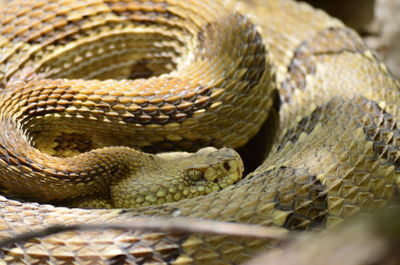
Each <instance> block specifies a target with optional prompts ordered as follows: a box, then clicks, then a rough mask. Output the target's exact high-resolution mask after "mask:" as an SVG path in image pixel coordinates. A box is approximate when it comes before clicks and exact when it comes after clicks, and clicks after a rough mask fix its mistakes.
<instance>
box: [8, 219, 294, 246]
mask: <svg viewBox="0 0 400 265" xmlns="http://www.w3.org/2000/svg"><path fill="white" fill-rule="evenodd" d="M105 229H107V230H110V229H113V230H123V231H133V230H140V231H153V232H165V233H197V234H219V235H227V236H233V237H248V238H260V239H272V240H279V241H285V240H288V237H287V234H288V231H287V230H286V229H283V228H278V227H265V226H260V225H252V224H240V223H230V222H221V221H213V220H203V219H191V218H174V219H165V218H153V217H152V218H146V217H135V218H133V219H131V220H129V224H73V225H52V226H49V227H46V228H44V229H40V230H35V231H31V232H25V233H21V234H18V235H16V236H14V237H12V238H7V239H3V240H0V247H5V246H7V245H10V244H16V243H18V242H24V241H28V240H31V239H34V238H37V237H45V236H49V235H52V234H56V233H61V232H67V231H89V230H105Z"/></svg>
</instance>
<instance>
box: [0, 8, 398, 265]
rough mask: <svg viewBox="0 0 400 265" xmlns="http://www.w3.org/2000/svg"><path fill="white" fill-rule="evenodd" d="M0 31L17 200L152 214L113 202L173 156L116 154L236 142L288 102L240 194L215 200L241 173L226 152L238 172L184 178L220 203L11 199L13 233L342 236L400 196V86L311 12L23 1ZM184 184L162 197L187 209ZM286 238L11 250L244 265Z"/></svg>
mask: <svg viewBox="0 0 400 265" xmlns="http://www.w3.org/2000/svg"><path fill="white" fill-rule="evenodd" d="M0 21H1V27H0V30H1V32H2V33H1V38H0V40H1V41H0V46H1V48H2V49H1V64H0V73H1V84H2V91H1V94H0V122H1V131H0V137H1V138H0V180H1V183H0V188H1V190H2V192H3V193H5V194H7V195H15V196H16V197H19V198H23V199H28V200H37V201H65V200H67V199H68V198H70V197H72V198H78V202H76V201H74V202H72V203H71V204H72V205H76V204H78V205H80V206H82V205H83V206H91V207H93V206H95V207H108V206H110V204H112V205H111V206H114V207H115V206H116V207H130V206H131V204H134V206H136V205H135V204H136V203H138V204H141V205H144V206H146V203H143V201H146V200H149V201H152V200H153V199H154V196H153V197H152V196H149V197H148V198H147V197H146V196H145V197H142V198H140V199H135V202H134V203H131V204H126V203H127V202H126V201H129V196H128V195H123V196H122V195H121V197H122V198H119V197H118V196H116V199H110V198H109V196H110V195H106V196H105V197H104V198H103V197H101V196H99V194H100V195H101V194H103V193H105V191H109V190H110V189H111V190H113V189H114V188H110V185H111V184H112V183H114V182H115V179H113V178H114V177H113V176H121V175H123V176H125V175H126V174H127V175H129V174H131V173H130V172H131V171H135V170H136V171H137V168H138V164H140V163H143V164H144V165H147V166H149V167H150V169H148V170H149V171H140V170H139V171H137V172H136V173H137V174H138V176H139V177H140V175H141V174H142V175H146V174H148V175H152V176H153V175H154V174H156V173H147V172H153V171H155V172H158V170H159V169H160V168H161V170H162V169H164V168H165V169H166V170H167V169H168V167H169V165H170V163H169V161H170V160H168V159H169V157H170V155H168V154H167V155H164V158H167V160H168V163H164V164H162V162H152V161H153V160H157V159H158V158H157V156H152V155H148V156H146V155H143V161H145V162H140V163H139V162H138V161H139V160H137V159H136V158H132V157H136V154H137V152H136V151H133V150H132V149H131V148H128V147H109V146H116V145H121V143H124V145H127V146H129V147H137V148H141V149H143V150H146V151H147V150H148V151H154V150H153V149H152V148H154V147H153V146H154V143H156V144H157V146H158V147H157V148H158V149H160V150H165V149H170V148H171V147H173V148H175V149H186V150H189V151H190V150H192V149H194V148H197V147H202V146H207V145H214V146H216V147H222V146H227V147H233V148H236V147H240V146H242V145H243V144H244V143H245V142H247V141H248V140H249V139H250V138H251V137H252V136H254V135H255V134H256V132H257V130H258V129H259V127H260V126H261V124H263V123H264V121H265V120H266V119H267V118H268V116H271V115H272V114H271V113H273V112H274V111H276V106H277V104H274V101H275V103H276V100H277V99H276V97H274V95H275V92H276V89H277V90H278V91H279V95H280V100H281V106H280V110H279V123H280V127H279V128H280V131H279V133H278V135H277V136H276V139H275V141H274V144H273V146H272V147H271V151H270V153H269V155H268V157H267V158H266V159H265V161H264V162H263V163H262V165H261V166H260V167H258V168H257V169H256V170H255V171H254V172H251V173H250V174H249V175H247V176H246V177H245V178H244V179H243V180H241V181H239V182H238V183H237V184H234V185H232V186H229V187H227V188H225V189H223V190H221V191H215V192H211V191H212V190H213V189H219V188H221V187H225V186H227V185H228V184H231V183H232V182H233V181H236V180H237V177H233V178H231V179H230V180H229V179H228V180H226V179H225V178H222V180H221V181H218V180H217V181H216V180H215V179H214V178H213V177H210V176H214V175H216V174H214V173H215V172H218V170H222V168H225V170H226V171H227V172H228V175H231V176H233V175H235V173H236V172H237V171H241V166H240V162H239V166H238V164H236V163H235V161H237V157H236V155H235V154H234V153H232V151H229V150H227V149H221V150H222V151H220V152H222V153H223V154H220V153H218V154H217V155H216V157H217V160H218V159H222V157H224V159H226V163H223V166H222V167H218V166H217V168H216V169H215V170H212V171H211V172H212V173H213V174H209V173H207V172H205V173H204V172H203V173H198V171H196V170H197V169H190V170H189V171H188V172H191V173H185V174H186V175H187V176H190V177H191V178H192V179H193V178H194V179H195V180H197V181H199V178H202V177H204V178H206V180H207V181H210V182H214V184H215V183H217V184H218V185H216V186H215V185H214V186H206V184H201V185H203V186H202V187H203V188H202V189H203V190H206V193H209V192H211V193H209V194H207V195H205V196H200V197H195V198H190V199H187V200H181V201H177V202H173V203H169V204H164V205H160V206H150V207H144V208H139V209H135V210H134V209H131V210H129V209H124V210H120V209H114V210H104V209H103V210H101V209H100V210H85V209H70V208H62V207H53V206H50V205H45V204H37V203H28V202H26V203H23V202H19V201H16V200H11V199H7V198H5V197H0V239H4V238H11V237H13V236H15V235H17V234H20V233H23V232H27V231H35V230H37V229H40V228H43V227H46V226H49V225H54V224H76V223H124V224H129V222H130V220H133V219H132V218H134V217H135V216H139V215H145V216H167V217H171V216H174V217H180V218H185V217H191V218H206V219H215V220H221V221H229V222H242V223H250V224H259V225H265V226H278V227H283V228H285V229H290V230H292V229H296V230H300V229H312V228H316V227H319V228H321V227H330V226H333V225H335V224H337V223H340V222H341V221H342V220H343V219H344V218H347V217H349V216H351V215H353V214H355V213H357V212H359V211H360V210H370V209H374V208H378V207H382V206H384V205H386V204H388V203H389V202H390V200H391V198H392V197H393V196H394V194H395V192H396V189H397V188H398V183H399V167H398V157H399V154H400V152H399V143H400V142H399V140H398V139H399V131H398V128H397V120H398V115H400V114H399V111H398V108H399V106H400V105H399V104H398V96H399V95H398V93H399V90H398V89H399V84H398V82H397V81H396V80H395V79H394V78H392V77H391V75H390V74H389V73H388V71H387V70H386V68H385V66H384V65H383V64H381V63H379V61H378V60H377V59H376V58H375V57H374V55H373V53H372V52H371V51H369V50H368V49H367V48H366V47H365V45H364V44H363V42H362V41H361V39H360V38H359V37H358V36H357V34H355V33H354V32H353V31H352V30H350V29H348V28H346V27H345V26H344V25H343V24H342V23H341V22H339V21H337V20H335V19H332V18H330V17H329V16H327V15H326V14H325V13H323V12H320V11H316V10H314V9H312V8H311V7H309V6H307V5H304V4H299V3H295V2H292V1H289V0H267V1H261V0H251V1H250V0H249V1H246V2H238V3H236V2H233V1H229V0H226V1H222V0H221V1H197V0H190V1H173V0H153V1H134V0H132V1H121V0H120V1H114V0H83V1H73V0H57V1H56V0H53V1H43V0H37V1H31V2H29V3H28V2H25V1H15V2H12V3H11V4H10V6H8V7H7V8H6V9H5V10H4V11H3V13H2V15H1V18H0ZM150 76H151V77H150ZM146 77H148V78H146ZM128 78H130V79H133V80H128V81H127V80H125V79H128ZM97 79H103V80H105V79H109V80H105V81H100V80H97ZM111 79H113V80H111ZM118 79H122V80H120V81H118ZM54 128H56V129H54ZM55 143H56V144H55ZM70 143H72V144H71V145H72V146H69V144H70ZM63 144H64V145H67V146H63ZM73 144H76V145H75V146H74V145H73ZM92 149H93V150H92ZM90 150H92V151H90ZM77 152H78V153H80V152H83V153H82V154H80V155H78V156H72V155H75V154H76V153H77ZM202 152H203V154H204V152H206V153H207V152H208V151H200V155H201V153H202ZM212 152H214V151H212ZM45 153H48V154H45ZM226 153H228V154H226ZM188 156H189V155H188V154H182V156H180V157H179V158H178V160H184V159H183V158H187V157H188ZM182 157H183V158H182ZM140 161H142V160H140ZM146 161H147V162H146ZM149 161H150V162H149ZM157 161H158V160H157ZM201 161H202V162H197V163H206V162H204V161H203V160H201ZM207 161H208V160H207ZM152 163H155V166H154V164H153V168H151V165H152ZM158 163H160V164H158ZM232 169H233V170H232ZM146 170H147V169H146ZM152 170H153V171H152ZM175 171H176V172H181V171H182V170H175ZM175 171H174V172H175ZM206 176H209V178H207V177H206ZM235 176H236V175H235ZM96 178H97V179H100V180H102V181H103V183H105V184H97V183H98V182H96V181H94V180H95V179H96ZM107 179H109V180H107ZM110 179H111V180H110ZM233 179H234V180H233ZM99 183H102V182H101V181H100V182H99ZM110 183H111V184H110ZM135 183H136V182H135ZM137 183H140V181H139V182H137ZM204 183H206V182H204ZM221 183H222V184H221ZM123 184H126V183H123ZM131 185H132V183H131ZM134 185H137V184H134ZM160 185H162V184H160ZM111 186H112V187H114V185H111ZM116 186H119V185H116ZM88 187H89V188H88ZM179 187H180V186H179V184H177V185H176V187H175V190H172V191H171V193H173V194H180V195H179V196H177V197H178V198H172V197H167V196H163V194H161V195H160V194H159V195H160V196H159V197H161V198H163V200H164V202H165V201H167V202H169V201H173V200H175V199H179V198H180V197H183V196H184V195H185V191H184V190H185V189H184V188H182V189H180V188H179ZM150 190H151V189H150ZM94 191H96V192H97V193H96V192H94ZM85 192H86V193H87V194H89V196H88V197H86V198H85V200H84V202H82V201H81V199H79V196H80V195H81V194H82V193H85ZM111 192H112V191H111ZM121 192H122V193H123V192H124V189H123V187H122V188H118V189H116V193H117V194H119V193H121ZM186 193H188V192H186ZM189 193H190V192H189ZM157 194H158V193H157ZM200 194H205V193H200ZM91 196H92V197H91ZM127 196H128V199H127ZM275 243H276V242H273V241H267V240H261V239H257V240H255V239H248V238H241V239H235V240H231V239H230V238H229V236H228V235H203V234H201V235H199V234H190V233H184V234H180V235H178V234H173V233H149V232H141V231H135V230H132V231H121V230H118V229H103V230H99V231H74V232H67V233H60V234H56V235H51V236H48V237H43V238H36V239H34V240H30V241H28V242H19V243H16V244H10V245H7V246H3V247H2V248H1V252H0V253H1V254H0V257H1V258H2V259H3V260H4V261H5V262H7V263H10V264H12V263H36V262H37V263H43V264H69V263H76V264H135V263H139V264H144V263H147V262H149V263H157V262H159V263H162V264H238V263H241V262H244V261H246V260H247V259H249V258H250V257H252V256H253V255H254V254H255V253H257V252H258V251H260V250H262V249H266V248H269V247H273V246H274V245H275Z"/></svg>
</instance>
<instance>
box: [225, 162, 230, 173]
mask: <svg viewBox="0 0 400 265" xmlns="http://www.w3.org/2000/svg"><path fill="white" fill-rule="evenodd" d="M224 168H225V169H226V170H227V171H229V170H230V169H231V166H230V165H229V162H224Z"/></svg>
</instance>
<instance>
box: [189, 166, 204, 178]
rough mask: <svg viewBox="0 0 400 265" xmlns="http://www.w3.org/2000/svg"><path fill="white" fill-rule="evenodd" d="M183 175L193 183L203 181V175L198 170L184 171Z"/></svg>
mask: <svg viewBox="0 0 400 265" xmlns="http://www.w3.org/2000/svg"><path fill="white" fill-rule="evenodd" d="M185 175H186V176H187V177H188V178H189V179H190V180H193V181H199V180H203V179H204V174H203V172H202V171H200V170H198V169H194V168H191V169H188V170H186V171H185Z"/></svg>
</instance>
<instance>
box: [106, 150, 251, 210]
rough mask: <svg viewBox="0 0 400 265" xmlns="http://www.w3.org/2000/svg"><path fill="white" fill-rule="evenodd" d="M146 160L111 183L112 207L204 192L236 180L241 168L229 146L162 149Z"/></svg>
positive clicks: (238, 160) (128, 206) (165, 200)
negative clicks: (131, 172) (189, 150)
mask: <svg viewBox="0 0 400 265" xmlns="http://www.w3.org/2000/svg"><path fill="white" fill-rule="evenodd" d="M145 162H146V161H144V163H145ZM148 162H149V163H148V164H147V165H146V166H143V167H139V168H138V169H136V170H135V172H134V174H135V175H134V176H133V175H132V176H131V177H129V178H125V179H124V180H122V181H119V182H118V183H115V184H113V185H112V187H111V190H112V191H111V193H112V197H113V203H114V207H117V208H119V207H122V208H137V207H141V206H150V205H157V204H163V203H166V202H175V201H179V200H182V199H187V198H193V197H196V196H200V195H206V194H209V193H211V192H213V191H218V190H221V189H223V188H226V187H228V186H229V185H232V184H234V183H236V182H237V181H239V180H240V179H241V178H242V173H243V169H244V167H243V162H242V160H241V158H240V156H239V154H238V153H236V152H235V151H234V150H233V149H230V148H221V149H216V148H213V147H206V148H203V149H200V150H199V151H198V152H196V153H187V152H170V153H162V154H158V155H154V156H152V157H151V159H149V161H148ZM114 194H115V196H114Z"/></svg>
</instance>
